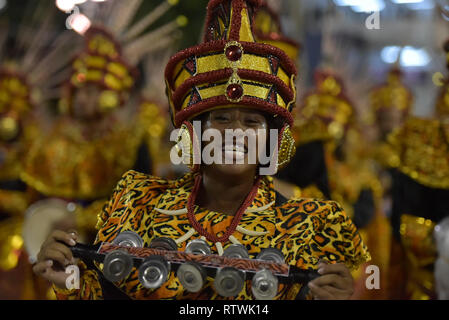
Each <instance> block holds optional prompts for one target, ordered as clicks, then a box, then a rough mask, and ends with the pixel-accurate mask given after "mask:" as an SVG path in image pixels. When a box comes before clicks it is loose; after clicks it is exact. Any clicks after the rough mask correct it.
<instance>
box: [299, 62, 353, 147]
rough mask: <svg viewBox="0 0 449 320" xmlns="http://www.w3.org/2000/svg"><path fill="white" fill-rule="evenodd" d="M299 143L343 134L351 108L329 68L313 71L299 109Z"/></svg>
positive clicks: (339, 80)
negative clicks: (313, 75) (311, 81)
mask: <svg viewBox="0 0 449 320" xmlns="http://www.w3.org/2000/svg"><path fill="white" fill-rule="evenodd" d="M299 113H300V115H299V116H300V119H299V121H298V124H299V128H298V132H299V138H298V141H299V144H305V143H308V142H312V141H316V140H322V141H325V140H331V139H336V140H339V139H341V138H343V136H344V134H345V132H346V130H347V128H348V125H349V123H350V121H351V120H352V118H353V116H354V108H353V105H352V103H351V101H350V99H349V98H348V97H347V96H346V92H345V87H344V84H343V80H342V79H341V78H340V77H339V76H338V75H336V74H335V72H334V71H332V70H331V69H329V68H324V67H323V68H322V69H319V70H317V71H316V72H315V88H314V89H313V90H312V91H311V92H309V93H308V94H306V96H305V97H304V99H303V104H302V106H301V107H300V110H299Z"/></svg>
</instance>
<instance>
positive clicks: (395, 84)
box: [370, 67, 413, 115]
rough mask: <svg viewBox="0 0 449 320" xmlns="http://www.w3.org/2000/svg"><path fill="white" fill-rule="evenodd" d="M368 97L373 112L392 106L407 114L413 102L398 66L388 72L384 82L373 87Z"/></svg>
mask: <svg viewBox="0 0 449 320" xmlns="http://www.w3.org/2000/svg"><path fill="white" fill-rule="evenodd" d="M370 98H371V105H372V108H373V112H375V113H378V112H382V111H384V110H388V109H391V108H394V109H397V110H400V111H402V112H403V114H404V115H408V113H409V112H410V108H411V106H412V103H413V95H412V93H411V91H410V90H409V89H408V88H407V87H406V86H405V85H404V84H403V83H402V72H401V70H400V69H399V68H398V67H394V68H392V69H391V70H390V71H389V72H388V77H387V81H386V83H384V84H382V85H380V86H378V87H376V88H374V89H373V91H372V92H371V97H370Z"/></svg>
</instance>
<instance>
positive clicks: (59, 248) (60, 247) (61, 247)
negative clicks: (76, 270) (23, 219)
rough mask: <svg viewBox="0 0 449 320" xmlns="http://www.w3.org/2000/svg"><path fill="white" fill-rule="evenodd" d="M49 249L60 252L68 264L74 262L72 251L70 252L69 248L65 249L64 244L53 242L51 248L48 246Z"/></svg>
mask: <svg viewBox="0 0 449 320" xmlns="http://www.w3.org/2000/svg"><path fill="white" fill-rule="evenodd" d="M49 249H53V250H57V251H59V252H61V253H62V254H63V255H64V257H65V258H66V259H67V260H68V261H69V262H73V261H74V259H73V254H72V250H70V248H69V247H67V246H66V245H65V244H62V243H60V242H54V243H53V244H52V245H51V246H49Z"/></svg>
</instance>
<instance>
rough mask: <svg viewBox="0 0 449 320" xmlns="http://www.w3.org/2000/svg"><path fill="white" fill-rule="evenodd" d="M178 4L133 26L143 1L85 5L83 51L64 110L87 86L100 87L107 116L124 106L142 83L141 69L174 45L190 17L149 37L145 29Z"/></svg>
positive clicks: (160, 9)
mask: <svg viewBox="0 0 449 320" xmlns="http://www.w3.org/2000/svg"><path fill="white" fill-rule="evenodd" d="M177 2H178V1H176V0H168V1H163V2H162V3H161V4H160V5H159V6H158V7H157V8H155V9H154V10H152V11H151V12H150V13H149V14H148V15H146V16H145V17H143V18H142V19H140V20H139V21H138V22H136V23H134V24H131V22H132V21H133V18H134V16H135V14H136V12H137V10H138V9H139V7H140V5H141V3H142V0H130V1H126V2H125V1H116V0H114V1H108V2H107V3H104V4H99V3H90V2H89V3H86V4H85V7H81V9H82V10H84V11H83V12H85V13H86V15H87V16H88V17H90V18H91V19H90V20H91V23H92V26H91V27H90V28H88V30H87V31H86V32H85V34H84V35H85V47H84V49H83V50H82V52H81V53H80V54H78V56H77V57H76V58H75V59H74V60H73V63H72V76H71V77H70V80H69V82H68V84H67V86H66V90H65V94H64V97H63V99H62V101H61V104H60V107H61V109H62V111H70V110H71V109H72V107H73V106H72V104H73V101H72V100H73V97H74V92H75V91H76V89H77V88H80V87H82V86H84V85H85V84H86V83H92V84H96V85H97V86H99V87H100V88H101V94H100V97H99V110H100V112H106V111H108V110H114V109H116V108H118V107H120V106H123V105H124V104H126V102H127V101H128V99H129V96H130V93H131V92H132V90H133V88H134V86H135V84H136V81H137V79H138V76H139V74H138V71H137V68H136V67H137V64H138V63H139V62H140V61H142V59H143V57H144V56H145V55H147V54H149V53H151V52H155V51H157V50H161V49H164V48H166V47H167V46H168V45H170V44H171V43H172V42H173V41H174V39H175V38H176V31H177V29H178V28H179V27H180V26H183V25H185V23H186V18H185V17H178V19H175V20H174V21H171V22H169V23H167V24H165V25H164V26H162V27H159V28H158V29H156V30H154V31H150V32H146V30H147V29H148V28H149V27H150V26H151V25H152V24H153V23H154V22H155V21H156V20H157V19H158V18H160V17H161V16H162V15H163V14H164V13H165V12H167V11H168V10H169V9H170V8H171V7H172V6H173V5H175V4H176V3H177Z"/></svg>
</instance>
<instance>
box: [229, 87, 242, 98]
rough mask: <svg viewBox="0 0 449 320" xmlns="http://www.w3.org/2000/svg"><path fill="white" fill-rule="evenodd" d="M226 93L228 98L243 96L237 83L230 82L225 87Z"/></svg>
mask: <svg viewBox="0 0 449 320" xmlns="http://www.w3.org/2000/svg"><path fill="white" fill-rule="evenodd" d="M226 94H227V96H228V98H229V99H230V100H238V99H240V98H241V97H242V96H243V88H242V86H241V85H239V84H230V85H229V86H228V88H227V89H226Z"/></svg>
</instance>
